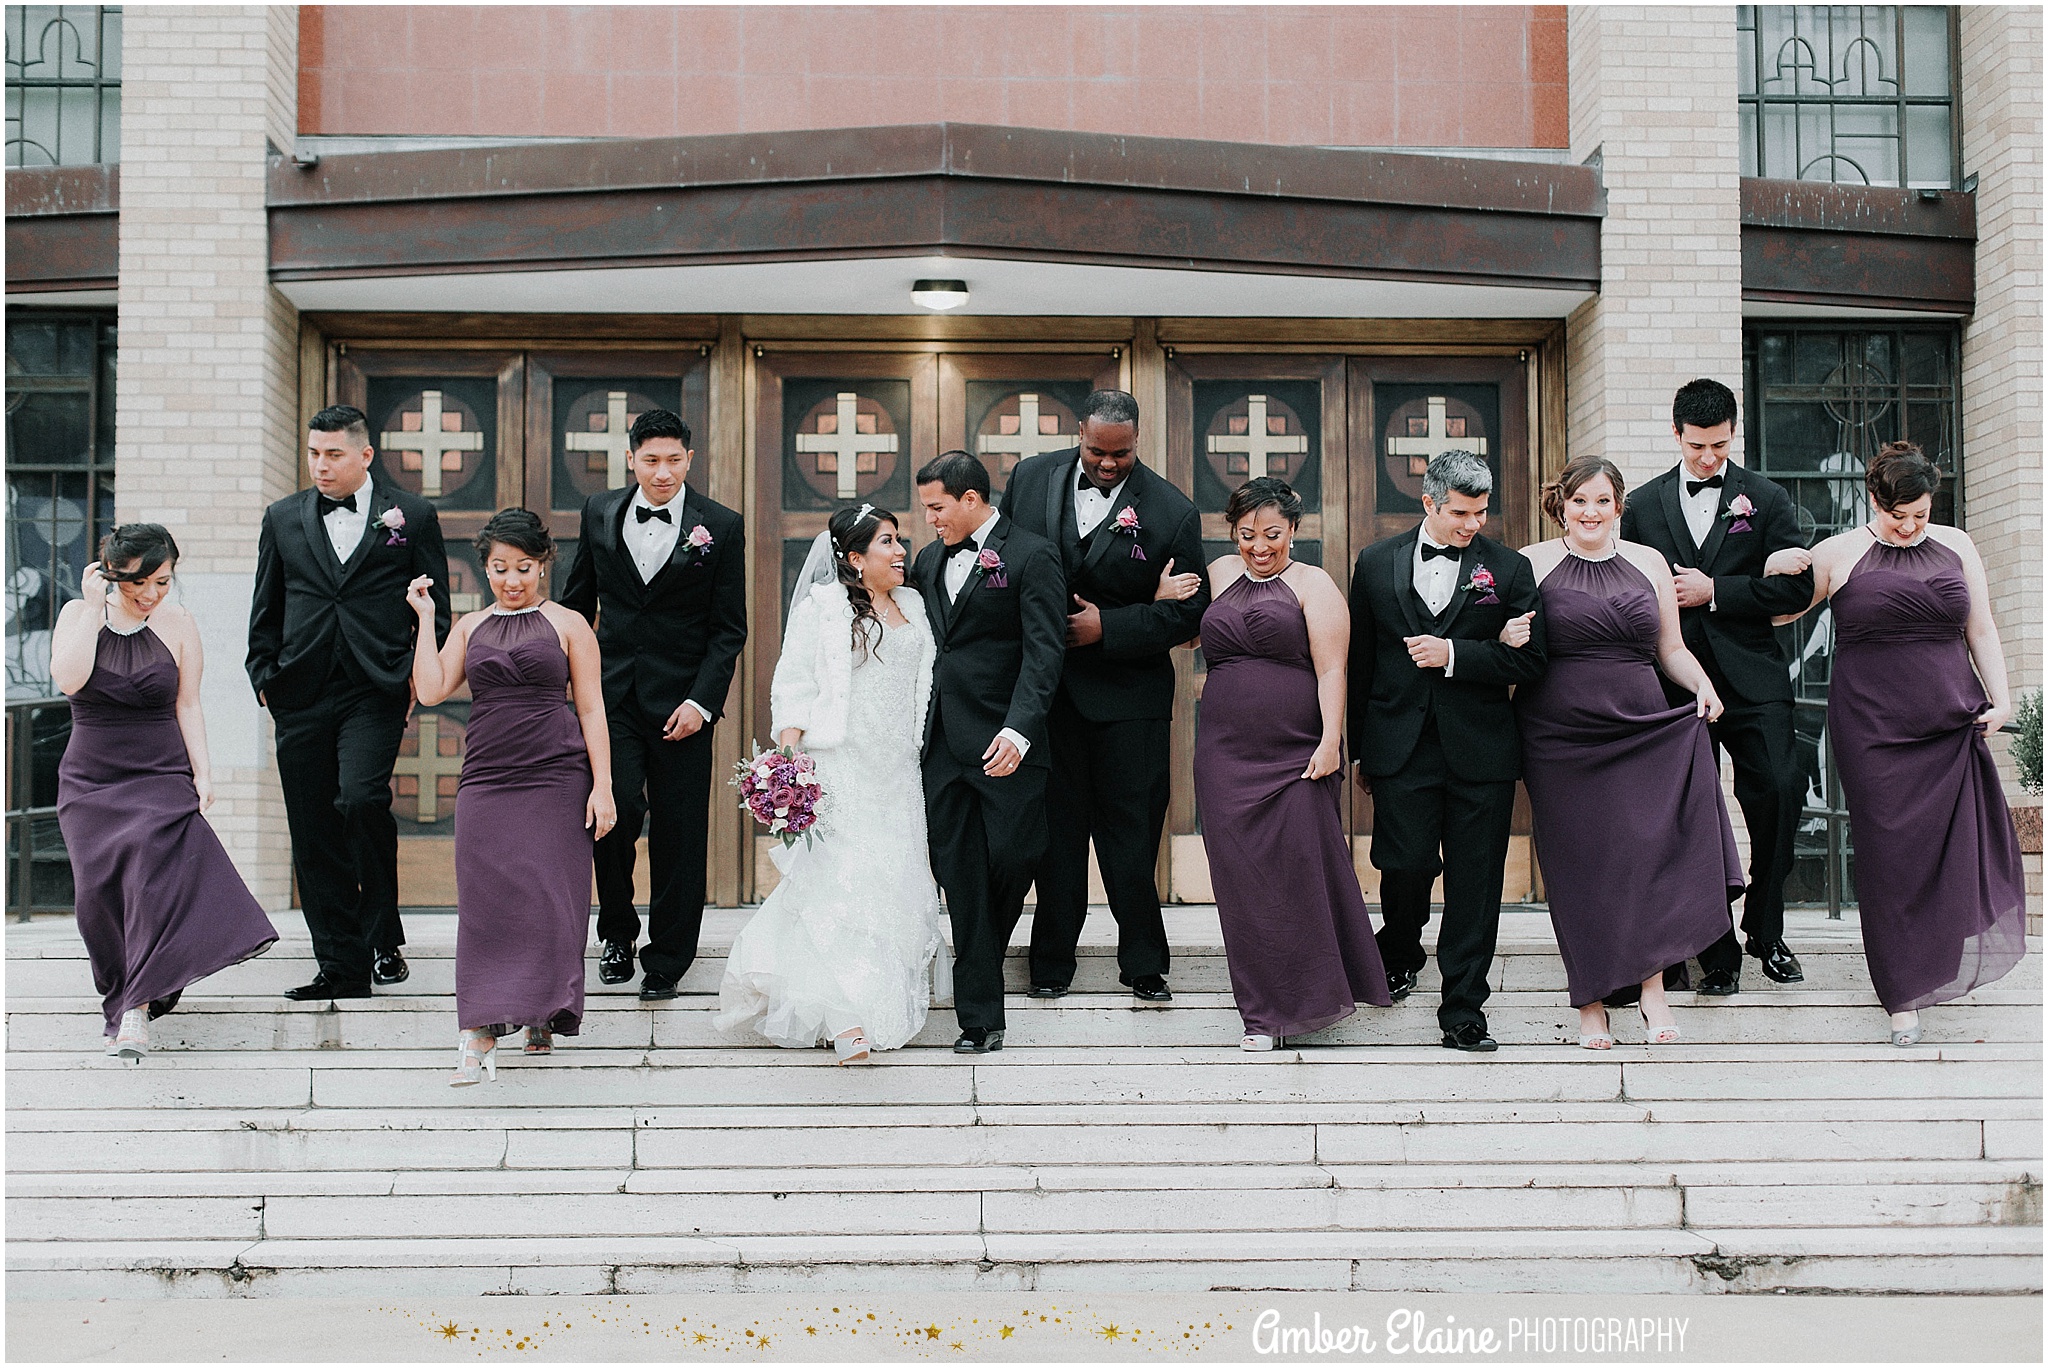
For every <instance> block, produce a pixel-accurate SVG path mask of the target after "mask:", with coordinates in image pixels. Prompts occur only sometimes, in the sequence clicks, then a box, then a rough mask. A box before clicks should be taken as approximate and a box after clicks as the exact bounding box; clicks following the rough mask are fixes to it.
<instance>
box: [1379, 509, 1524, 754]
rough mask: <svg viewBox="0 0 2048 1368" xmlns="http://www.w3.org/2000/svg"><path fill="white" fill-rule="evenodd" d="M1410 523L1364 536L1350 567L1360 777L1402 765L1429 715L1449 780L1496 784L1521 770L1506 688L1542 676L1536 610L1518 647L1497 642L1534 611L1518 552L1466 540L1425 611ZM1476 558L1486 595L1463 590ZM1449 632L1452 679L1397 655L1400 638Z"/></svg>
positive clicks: (1402, 650) (1401, 651)
mask: <svg viewBox="0 0 2048 1368" xmlns="http://www.w3.org/2000/svg"><path fill="white" fill-rule="evenodd" d="M1421 535H1422V534H1421V529H1419V528H1416V529H1411V530H1409V531H1407V532H1403V533H1402V534H1401V535H1400V536H1398V537H1388V538H1387V539H1386V540H1385V541H1381V542H1375V543H1374V544H1373V545H1371V546H1368V547H1367V548H1365V550H1363V551H1361V552H1359V553H1358V564H1357V565H1356V566H1355V567H1354V568H1353V569H1352V572H1351V674H1350V681H1349V689H1350V692H1349V703H1350V714H1351V753H1352V755H1353V757H1355V758H1356V759H1357V761H1358V763H1359V765H1360V767H1361V768H1362V769H1364V771H1365V774H1366V777H1367V778H1373V777H1376V776H1379V775H1386V774H1393V773H1395V772H1396V771H1398V770H1399V769H1400V768H1401V767H1402V766H1403V765H1405V764H1407V763H1408V757H1409V756H1410V755H1412V754H1413V753H1414V751H1415V742H1416V740H1417V738H1419V737H1420V736H1421V735H1422V724H1423V721H1424V720H1425V719H1426V718H1427V717H1429V716H1430V714H1431V713H1432V712H1434V713H1435V715H1436V725H1437V735H1438V736H1439V737H1441V738H1442V741H1443V750H1444V763H1445V765H1446V766H1447V767H1448V768H1449V769H1450V772H1451V773H1452V774H1453V775H1455V776H1456V777H1458V778H1460V779H1465V780H1471V781H1473V782H1481V783H1487V782H1499V781H1501V780H1507V779H1518V778H1520V777H1521V774H1522V737H1521V733H1520V732H1519V731H1518V730H1516V727H1515V712H1514V708H1513V706H1512V705H1511V704H1510V703H1509V700H1508V687H1509V686H1510V685H1513V684H1527V683H1529V682H1531V681H1532V680H1534V679H1536V678H1537V677H1538V676H1540V675H1541V674H1542V673H1543V669H1544V666H1545V664H1546V663H1547V660H1546V657H1545V654H1544V639H1543V614H1542V613H1541V612H1540V611H1539V612H1538V613H1537V614H1536V618H1535V620H1534V621H1533V622H1531V623H1530V624H1529V628H1530V631H1529V641H1528V644H1527V645H1525V646H1520V647H1515V646H1508V645H1504V644H1503V643H1502V642H1501V641H1500V640H1499V637H1500V631H1501V628H1503V627H1505V626H1506V625H1507V622H1508V619H1509V618H1511V617H1520V616H1521V615H1522V614H1523V613H1526V612H1528V611H1529V610H1530V609H1532V608H1539V607H1540V602H1539V600H1538V598H1537V594H1536V573H1535V571H1534V570H1532V569H1530V567H1529V561H1528V558H1527V557H1525V556H1524V555H1523V554H1522V553H1521V552H1519V551H1511V550H1509V549H1508V548H1507V547H1505V546H1502V545H1501V544H1500V543H1499V542H1497V541H1494V540H1492V539H1491V538H1489V537H1474V538H1473V539H1472V544H1471V545H1470V546H1468V547H1466V548H1465V552H1464V554H1463V555H1462V556H1460V557H1459V558H1458V589H1457V592H1456V593H1454V594H1452V595H1451V601H1450V602H1449V603H1448V604H1446V605H1445V606H1444V611H1443V612H1442V613H1441V614H1439V615H1437V616H1434V617H1432V616H1431V615H1430V611H1429V608H1428V606H1427V605H1425V604H1424V603H1423V601H1422V597H1421V595H1419V594H1417V593H1416V592H1415V543H1416V540H1417V539H1418V538H1419V537H1420V536H1421ZM1481 566H1484V567H1486V569H1487V571H1488V572H1489V573H1490V574H1491V575H1492V576H1493V581H1494V588H1493V593H1492V597H1493V598H1496V599H1498V600H1500V601H1499V602H1498V603H1482V602H1478V601H1477V600H1479V599H1483V598H1485V597H1487V595H1484V594H1481V593H1479V592H1477V591H1475V590H1473V589H1472V588H1471V587H1470V585H1471V583H1472V575H1473V572H1474V571H1476V570H1478V569H1479V568H1480V567H1481ZM1411 636H1439V637H1448V638H1449V639H1451V640H1452V641H1454V642H1455V643H1456V645H1455V646H1454V647H1453V648H1452V662H1451V677H1450V678H1448V679H1446V678H1445V677H1444V672H1443V671H1442V670H1425V669H1422V668H1421V667H1420V666H1418V665H1416V663H1415V662H1414V661H1413V660H1410V659H1409V658H1408V648H1407V646H1405V645H1404V644H1403V643H1402V638H1404V637H1411Z"/></svg>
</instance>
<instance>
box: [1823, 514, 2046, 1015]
mask: <svg viewBox="0 0 2048 1368" xmlns="http://www.w3.org/2000/svg"><path fill="white" fill-rule="evenodd" d="M1832 603H1833V606H1834V613H1835V667H1834V679H1833V682H1832V683H1831V684H1830V685H1829V687H1828V728H1829V731H1830V733H1831V734H1832V737H1833V740H1834V756H1835V768H1836V771H1837V773H1839V774H1840V775H1841V777H1842V789H1843V792H1844V793H1845V794H1846V795H1847V797H1848V800H1849V823H1850V827H1851V829H1852V830H1853V831H1854V833H1855V836H1856V900H1857V902H1858V903H1859V904H1860V905H1861V916H1862V919H1863V954H1864V957H1865V958H1866V959H1867V960H1868V961H1869V963H1870V981H1871V983H1872V984H1874V985H1875V986H1876V988H1877V996H1878V1000H1879V1001H1880V1002H1882V1003H1883V1004H1884V1008H1885V1010H1886V1011H1887V1012H1911V1011H1917V1010H1918V1009H1919V1008H1922V1007H1926V1006H1930V1005H1932V1004H1934V1003H1937V1002H1948V1001H1951V1000H1953V999H1955V998H1958V997H1961V996H1962V995H1963V994H1965V993H1967V992H1969V991H1970V990H1971V989H1972V988H1977V987H1980V986H1982V985H1983V984H1986V983H1992V982H1995V981H1996V980H1998V979H1999V978H2002V977H2003V976H2004V975H2005V973H2006V972H2007V971H2008V970H2010V969H2011V968H2012V967H2013V966H2014V965H2015V964H2017V963H2019V961H2020V957H2021V956H2022V955H2024V954H2025V953H2026V948H2027V942H2026V881H2025V876H2024V875H2023V874H2022V873H2021V868H2020V848H2019V839H2018V837H2017V836H2016V835H2015V834H2014V832H2013V825H2012V814H2011V813H2010V812H2009V811H2007V809H2006V806H2005V793H2004V790H2003V789H2002V788H2001V787H2000V786H1999V780H1998V768H1997V766H1996V765H1995V764H1993V762H1992V759H1991V750H1990V747H1988V746H1986V745H1985V744H1984V738H1983V737H1981V736H1979V735H1978V734H1977V728H1976V726H1975V725H1974V723H1975V720H1976V718H1977V715H1978V714H1979V713H1981V712H1983V711H1984V709H1985V707H1986V705H1987V702H1988V700H1987V699H1986V698H1985V696H1984V686H1983V684H1982V682H1980V681H1979V680H1978V678H1977V672H1976V671H1975V670H1973V669H1971V668H1970V652H1969V646H1968V644H1967V642H1966V641H1965V639H1964V636H1963V628H1964V626H1965V624H1967V623H1968V621H1969V617H1970V586H1969V584H1968V582H1967V581H1966V580H1965V579H1964V578H1963V562H1962V558H1961V557H1960V556H1958V555H1957V554H1956V553H1955V552H1954V551H1952V550H1951V549H1949V548H1948V547H1946V546H1943V545H1942V544H1941V543H1939V542H1937V541H1933V540H1931V539H1930V540H1923V541H1921V542H1920V543H1919V544H1918V545H1915V546H1890V545H1887V544H1885V543H1883V542H1879V543H1877V544H1876V545H1874V546H1872V547H1871V548H1870V550H1869V551H1868V552H1866V553H1865V554H1864V557H1863V559H1862V560H1861V561H1859V562H1857V564H1856V567H1855V568H1854V569H1853V570H1851V571H1850V573H1849V579H1848V582H1847V583H1845V584H1844V585H1842V586H1841V588H1839V589H1837V590H1836V591H1835V593H1834V597H1833V599H1832Z"/></svg>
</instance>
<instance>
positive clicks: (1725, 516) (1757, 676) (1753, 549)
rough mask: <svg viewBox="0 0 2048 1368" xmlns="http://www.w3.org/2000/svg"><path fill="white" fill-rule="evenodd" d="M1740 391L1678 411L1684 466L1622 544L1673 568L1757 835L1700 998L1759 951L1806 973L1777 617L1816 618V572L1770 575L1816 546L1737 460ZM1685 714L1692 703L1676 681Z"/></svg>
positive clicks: (1708, 958) (1642, 499)
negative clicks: (1792, 883)
mask: <svg viewBox="0 0 2048 1368" xmlns="http://www.w3.org/2000/svg"><path fill="white" fill-rule="evenodd" d="M1735 418H1736V408H1735V395H1734V392H1733V391H1731V390H1730V389H1729V388H1728V387H1727V386H1726V385H1724V384H1722V383H1721V382H1720V381H1718V380H1694V381H1692V382H1691V383H1690V384H1687V385H1685V386H1683V387H1681V388H1680V389H1679V391H1678V394H1677V396H1676V397H1675V398H1674V399H1673V400H1672V403H1671V431H1672V434H1673V435H1674V436H1675V437H1676V438H1677V440H1678V455H1679V463H1678V465H1676V466H1675V467H1673V468H1672V469H1670V470H1667V471H1665V472H1664V473H1663V474H1662V475H1659V476H1658V477H1657V478H1656V479H1654V480H1651V481H1649V482H1648V483H1647V484H1645V485H1643V486H1642V487H1641V488H1639V489H1637V490H1636V491H1635V492H1634V493H1632V494H1631V495H1630V496H1629V500H1628V507H1627V508H1626V509H1625V510H1624V511H1623V513H1622V515H1621V535H1622V536H1623V537H1624V538H1626V539H1627V540H1629V541H1636V542H1642V543H1643V544H1645V545H1646V546H1654V547H1656V548H1657V550H1658V551H1659V552H1661V553H1662V554H1663V556H1664V559H1665V561H1666V562H1667V563H1668V564H1669V565H1670V566H1671V577H1672V587H1673V588H1674V589H1675V590H1676V591H1677V593H1678V622H1679V627H1680V629H1681V630H1682V631H1683V632H1684V635H1685V644H1686V647H1687V649H1688V650H1690V651H1691V652H1692V653H1693V654H1694V655H1695V656H1697V657H1699V662H1700V664H1701V665H1702V666H1704V667H1705V668H1706V671H1707V677H1708V678H1710V679H1712V680H1713V681H1714V688H1715V690H1716V691H1717V692H1718V693H1719V694H1720V695H1721V701H1722V703H1724V704H1725V705H1726V711H1724V712H1723V713H1722V714H1721V716H1720V718H1719V720H1717V721H1714V722H1710V723H1708V724H1707V730H1708V732H1709V733H1710V734H1711V735H1712V736H1713V738H1714V746H1715V748H1716V750H1717V751H1719V750H1725V751H1727V752H1728V755H1729V758H1730V759H1732V760H1733V761H1734V763H1735V801H1736V802H1737V803H1738V804H1739V805H1740V806H1741V808H1742V821H1743V825H1745V826H1747V827H1748V828H1749V851H1750V856H1749V890H1748V892H1747V893H1745V894H1744V896H1743V903H1742V934H1743V938H1744V943H1742V944H1738V943H1737V941H1736V938H1735V932H1734V931H1733V930H1732V929H1731V930H1730V931H1729V932H1728V934H1727V935H1725V936H1723V937H1722V938H1721V939H1720V940H1719V941H1717V942H1715V943H1714V944H1713V945H1710V946H1708V947H1707V948H1706V949H1705V950H1703V951H1702V952H1700V972H1701V977H1700V986H1699V991H1700V992H1701V993H1703V994H1706V995H1708V996H1710V997H1726V996H1728V995H1729V994H1731V993H1734V992H1735V991H1737V990H1738V989H1739V988H1740V987H1741V971H1742V955H1743V951H1744V950H1747V951H1748V952H1749V953H1750V954H1751V955H1754V956H1755V957H1756V958H1757V960H1758V961H1759V962H1760V963H1761V965H1762V966H1763V972H1764V977H1765V978H1767V979H1770V980H1772V981H1773V982H1776V983H1800V982H1803V981H1804V980H1805V977H1806V976H1805V974H1804V972H1803V971H1802V970H1801V969H1800V967H1799V960H1798V958H1797V957H1795V956H1794V955H1793V953H1792V951H1791V949H1790V948H1789V947H1787V946H1786V944H1785V880H1786V878H1787V877H1788V876H1789V875H1790V874H1791V873H1792V841H1793V833H1794V832H1795V831H1796V830H1797V828H1798V824H1799V812H1800V809H1801V808H1802V807H1803V806H1804V805H1805V787H1806V779H1805V772H1804V770H1803V769H1802V767H1801V766H1800V764H1799V754H1798V750H1797V748H1796V747H1795V746H1794V744H1793V739H1792V698H1793V690H1792V667H1791V660H1790V658H1789V657H1788V656H1787V655H1786V653H1785V649H1784V647H1783V646H1782V645H1780V644H1779V641H1778V634H1777V631H1776V629H1774V628H1773V627H1772V626H1771V618H1772V617H1773V616H1774V615H1776V614H1779V613H1799V612H1804V611H1805V609H1806V606H1807V605H1808V604H1809V603H1811V602H1812V601H1813V572H1812V570H1810V569H1809V570H1802V571H1801V572H1799V573H1798V574H1796V575H1771V576H1769V577H1768V578H1767V577H1766V576H1765V575H1764V563H1765V562H1766V561H1767V560H1769V559H1770V557H1771V555H1772V553H1774V552H1777V551H1782V550H1784V549H1786V548H1787V547H1795V546H1796V547H1804V546H1805V545H1806V539H1805V538H1804V537H1802V536H1801V535H1800V533H1799V518H1798V515H1797V513H1796V511H1795V510H1794V508H1793V504H1792V496H1791V495H1789V494H1787V493H1786V492H1785V490H1784V488H1783V487H1782V486H1780V485H1778V484H1776V483H1775V482H1773V481H1771V480H1767V479H1765V478H1764V477H1763V476H1761V475H1758V474H1755V473H1753V472H1751V471H1748V470H1744V469H1743V468H1742V467H1741V466H1739V465H1733V464H1731V463H1730V462H1729V460H1728V452H1729V448H1730V447H1731V446H1732V445H1733V443H1734V441H1735ZM1664 687H1665V691H1666V692H1667V693H1669V694H1670V695H1671V697H1672V700H1673V705H1674V706H1676V705H1677V704H1678V703H1679V702H1682V701H1690V699H1691V697H1692V695H1690V694H1687V693H1684V691H1683V690H1678V689H1676V688H1675V686H1673V685H1672V684H1671V682H1670V681H1669V680H1666V681H1665V685H1664Z"/></svg>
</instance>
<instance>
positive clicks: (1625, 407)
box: [1566, 5, 1742, 482]
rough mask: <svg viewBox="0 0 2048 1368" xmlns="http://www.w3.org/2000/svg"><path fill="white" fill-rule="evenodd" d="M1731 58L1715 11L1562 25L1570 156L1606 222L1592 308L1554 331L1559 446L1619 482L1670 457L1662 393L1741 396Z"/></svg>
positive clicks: (1652, 10)
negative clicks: (1596, 191) (1593, 161)
mask: <svg viewBox="0 0 2048 1368" xmlns="http://www.w3.org/2000/svg"><path fill="white" fill-rule="evenodd" d="M1735 59H1736V44H1735V18H1734V13H1733V11H1731V10H1729V9H1727V8H1725V7H1706V6H1686V7H1676V6H1673V7H1650V6H1633V5H1578V6H1574V7H1572V9H1571V11H1570V60H1571V66H1570V71H1571V153H1572V157H1573V159H1574V160H1584V159H1585V158H1587V157H1589V156H1591V155H1593V154H1594V153H1596V152H1597V153H1598V154H1599V155H1600V160H1601V174H1602V176H1603V178H1604V181H1605V184H1606V188H1607V217H1606V219H1605V221H1604V222H1603V223H1602V225H1601V229H1600V295H1599V297H1598V298H1596V299H1594V300H1592V301H1590V302H1588V303H1587V304H1586V305H1585V306H1584V307H1582V308H1581V309H1580V310H1579V311H1578V312H1577V313H1575V314H1574V315H1572V318H1571V320H1570V323H1569V328H1568V332H1567V345H1566V387H1567V390H1568V399H1567V412H1568V434H1567V439H1568V443H1569V447H1570V451H1571V454H1572V455H1573V456H1586V455H1599V456H1606V457H1607V458H1608V459H1610V460H1612V461H1614V462H1615V464H1617V465H1619V466H1620V467H1621V469H1622V471H1623V473H1624V474H1626V475H1627V476H1628V477H1629V479H1630V480H1631V481H1634V482H1640V481H1641V480H1643V479H1645V478H1647V477H1649V476H1651V475H1655V474H1657V473H1658V472H1659V471H1662V470H1664V469H1665V468H1666V467H1668V466H1669V465H1671V463H1672V462H1673V461H1674V460H1675V459H1676V458H1677V451H1676V448H1675V447H1674V445H1673V443H1672V440H1671V395H1672V392H1673V391H1674V390H1676V389H1677V388H1678V387H1679V386H1680V385H1682V384H1684V383H1685V382H1686V381H1688V380H1691V379H1693V378H1695V377H1697V376H1703V375H1704V376H1711V377H1712V378H1714V379H1716V380H1720V381H1722V382H1723V383H1724V384H1726V385H1727V386H1728V387H1729V388H1730V389H1733V390H1734V391H1736V393H1738V394H1740V393H1741V392H1742V236H1741V219H1740V189H1741V167H1740V161H1739V158H1738V152H1737V145H1736V103H1735V85H1736V72H1735ZM1737 450H1738V452H1739V450H1740V440H1739V434H1738V442H1737Z"/></svg>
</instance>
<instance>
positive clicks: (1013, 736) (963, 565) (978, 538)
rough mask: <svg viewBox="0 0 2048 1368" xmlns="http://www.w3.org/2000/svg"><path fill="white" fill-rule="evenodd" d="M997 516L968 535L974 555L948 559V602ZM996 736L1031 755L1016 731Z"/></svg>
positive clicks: (1020, 756) (971, 566)
mask: <svg viewBox="0 0 2048 1368" xmlns="http://www.w3.org/2000/svg"><path fill="white" fill-rule="evenodd" d="M997 516H998V515H997V514H996V511H995V510H994V509H990V510H989V515H988V520H987V521H986V522H984V523H983V524H982V525H981V526H980V527H977V528H975V529H974V531H973V532H971V533H969V534H968V537H967V540H968V541H969V542H971V543H973V545H974V551H973V553H972V554H969V553H968V552H965V551H962V552H961V553H960V554H959V555H957V556H955V555H950V554H949V555H948V556H947V557H946V599H947V601H948V602H954V601H957V600H958V599H959V597H960V590H961V588H962V587H963V586H964V585H966V583H967V577H968V576H969V575H972V574H973V573H974V561H975V557H976V556H979V555H980V554H981V549H982V548H983V547H984V546H986V545H988V534H989V533H991V532H993V531H995V530H996V518H997ZM1096 521H1098V522H1099V521H1101V519H1099V518H1098V519H1097V520H1096ZM947 550H948V551H949V552H950V551H951V550H952V548H951V547H948V548H947ZM996 735H997V736H998V737H1002V738H1004V739H1006V740H1008V741H1009V743H1010V744H1011V745H1013V746H1015V747H1016V748H1017V758H1018V759H1019V760H1021V759H1023V758H1024V757H1025V756H1027V755H1029V754H1030V753H1031V743H1030V742H1029V741H1027V740H1025V739H1024V737H1023V736H1022V735H1021V734H1020V733H1018V732H1017V731H1016V730H1015V729H1013V728H1010V727H1005V728H1003V729H1002V730H1001V731H999V732H997V733H996Z"/></svg>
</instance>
